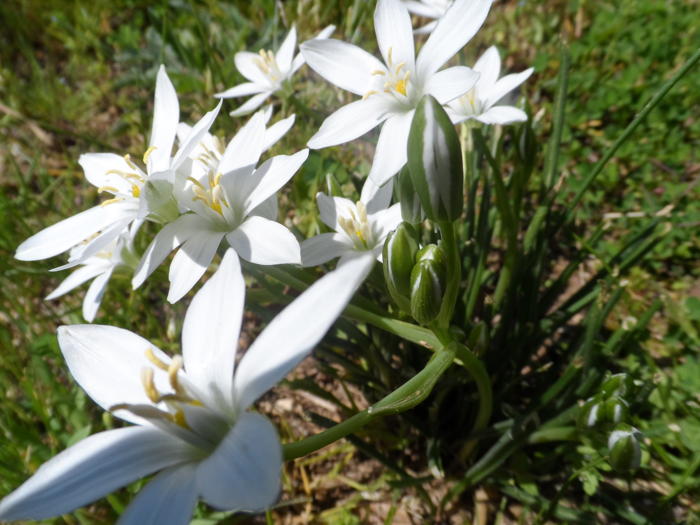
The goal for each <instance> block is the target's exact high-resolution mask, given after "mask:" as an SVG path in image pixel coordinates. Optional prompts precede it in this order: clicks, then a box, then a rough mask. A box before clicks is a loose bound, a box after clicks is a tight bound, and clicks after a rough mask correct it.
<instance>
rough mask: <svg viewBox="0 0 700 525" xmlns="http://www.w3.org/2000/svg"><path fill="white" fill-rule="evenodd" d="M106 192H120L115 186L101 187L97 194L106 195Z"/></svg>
mask: <svg viewBox="0 0 700 525" xmlns="http://www.w3.org/2000/svg"><path fill="white" fill-rule="evenodd" d="M106 191H108V192H110V193H119V190H118V189H117V188H115V187H114V186H100V187H99V188H97V193H104V192H106Z"/></svg>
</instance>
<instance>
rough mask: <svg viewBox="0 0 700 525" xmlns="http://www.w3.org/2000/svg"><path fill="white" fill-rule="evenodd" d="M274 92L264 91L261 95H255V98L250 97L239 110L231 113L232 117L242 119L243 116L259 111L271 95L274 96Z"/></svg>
mask: <svg viewBox="0 0 700 525" xmlns="http://www.w3.org/2000/svg"><path fill="white" fill-rule="evenodd" d="M272 93H274V91H272V90H270V89H268V90H266V91H263V92H262V93H260V94H259V95H255V96H254V97H250V98H249V99H248V100H246V101H245V102H244V103H243V104H242V105H241V106H239V107H238V108H237V109H234V110H233V111H231V112H230V113H229V115H231V116H232V117H240V116H241V115H247V114H248V113H250V112H251V111H254V110H256V109H258V108H259V107H260V106H262V104H263V102H265V101H266V100H267V99H268V97H269V96H270V95H272Z"/></svg>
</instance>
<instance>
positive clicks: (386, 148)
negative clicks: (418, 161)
mask: <svg viewBox="0 0 700 525" xmlns="http://www.w3.org/2000/svg"><path fill="white" fill-rule="evenodd" d="M413 113H415V111H413V110H412V111H408V112H406V113H398V114H396V115H393V116H392V117H391V118H389V119H388V120H387V121H386V122H385V123H384V125H383V126H382V131H381V133H380V134H379V140H378V141H377V149H376V150H375V151H374V160H373V161H372V169H370V172H369V178H370V179H372V181H373V182H374V183H375V184H376V185H378V186H382V185H384V184H385V183H386V182H387V181H388V180H389V179H390V178H391V177H393V176H394V175H396V174H397V173H398V172H399V170H400V169H401V168H402V167H403V165H404V164H406V157H407V153H406V148H407V147H408V132H409V130H410V129H411V120H412V119H413Z"/></svg>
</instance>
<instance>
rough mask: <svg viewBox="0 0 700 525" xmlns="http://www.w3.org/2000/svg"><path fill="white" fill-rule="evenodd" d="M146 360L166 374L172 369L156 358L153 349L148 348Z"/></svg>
mask: <svg viewBox="0 0 700 525" xmlns="http://www.w3.org/2000/svg"><path fill="white" fill-rule="evenodd" d="M146 359H148V360H149V361H150V362H151V363H153V364H154V365H155V366H157V367H158V368H160V369H161V370H165V371H166V372H167V371H168V370H169V369H170V367H169V366H168V364H167V363H165V362H164V361H161V360H160V359H158V358H157V357H156V354H154V353H153V349H152V348H148V349H147V350H146Z"/></svg>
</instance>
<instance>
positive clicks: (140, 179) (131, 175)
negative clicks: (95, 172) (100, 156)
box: [105, 170, 143, 182]
mask: <svg viewBox="0 0 700 525" xmlns="http://www.w3.org/2000/svg"><path fill="white" fill-rule="evenodd" d="M112 174H114V175H119V176H120V177H121V178H123V179H126V180H130V179H132V180H136V181H138V182H143V177H142V176H141V175H139V174H138V173H130V172H128V171H121V170H108V171H107V172H105V175H112Z"/></svg>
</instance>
